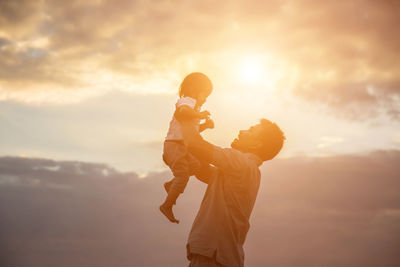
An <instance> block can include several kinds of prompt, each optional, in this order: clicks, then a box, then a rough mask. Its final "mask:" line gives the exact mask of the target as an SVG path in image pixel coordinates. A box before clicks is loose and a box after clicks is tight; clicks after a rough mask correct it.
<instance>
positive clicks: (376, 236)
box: [0, 151, 400, 267]
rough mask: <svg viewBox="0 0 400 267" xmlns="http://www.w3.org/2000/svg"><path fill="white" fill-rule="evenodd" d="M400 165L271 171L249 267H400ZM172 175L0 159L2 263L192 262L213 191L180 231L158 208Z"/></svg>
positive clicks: (344, 160) (393, 156)
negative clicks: (191, 243) (198, 223)
mask: <svg viewBox="0 0 400 267" xmlns="http://www.w3.org/2000/svg"><path fill="white" fill-rule="evenodd" d="M399 159H400V152H399V151H377V152H374V153H371V154H368V155H364V156H356V155H348V156H336V157H326V158H295V159H286V160H283V159H282V160H274V161H271V162H267V163H265V164H264V165H263V167H262V176H263V177H262V183H261V187H260V192H259V196H258V199H257V202H256V206H255V208H254V211H253V214H252V218H251V229H250V232H249V235H248V237H247V241H246V247H245V250H246V264H247V265H249V266H254V267H258V266H260V267H261V266H266V265H274V266H288V265H296V266H299V267H302V266H312V265H318V266H322V265H334V266H336V265H340V266H355V265H356V266H360V265H363V266H367V267H368V266H371V267H372V266H377V265H388V266H389V265H395V263H396V262H398V253H397V248H398V244H399V242H400V229H399V227H398V225H399V220H400V216H399V213H400V205H399V203H400V194H399V192H400V191H399V190H398V188H399V186H400V185H399V180H398V173H399V172H400V169H399V167H398V164H397V162H398V161H399ZM105 170H106V171H105ZM170 176H171V175H170V174H169V173H168V172H164V173H150V174H149V175H147V176H146V177H145V178H138V175H136V174H135V173H132V172H130V173H122V172H119V171H117V170H115V169H114V168H112V167H110V166H108V165H106V164H98V163H87V162H78V161H54V160H49V159H35V158H15V157H3V158H0V197H1V201H0V214H1V217H2V220H1V221H0V231H1V236H2V239H1V241H0V247H1V249H0V251H1V261H2V263H3V264H4V265H16V266H25V265H29V266H53V265H54V264H56V265H57V266H71V265H77V266H110V265H113V266H132V265H135V266H160V265H161V264H163V266H182V265H185V264H187V262H186V259H185V242H186V238H187V234H188V232H189V230H190V226H191V223H192V221H193V219H194V216H195V214H196V212H197V210H198V206H199V205H200V202H201V198H202V194H203V193H204V189H205V186H204V185H203V184H201V183H200V182H198V181H196V180H195V179H192V180H191V181H190V183H189V185H188V188H187V189H186V192H185V194H183V195H182V197H181V198H180V199H179V201H178V205H177V206H176V208H175V211H176V214H177V216H178V217H179V218H180V219H181V224H180V225H178V226H176V225H172V224H169V223H167V222H166V220H165V218H163V217H162V216H161V215H160V214H159V212H158V210H157V207H158V205H159V204H160V202H161V201H162V200H163V198H164V197H165V192H163V188H162V183H163V181H165V180H166V179H168V178H169V177H170ZM149 255H151V257H149Z"/></svg>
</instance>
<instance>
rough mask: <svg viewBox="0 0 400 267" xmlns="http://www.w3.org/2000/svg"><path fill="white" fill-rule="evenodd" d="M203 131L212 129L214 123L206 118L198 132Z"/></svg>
mask: <svg viewBox="0 0 400 267" xmlns="http://www.w3.org/2000/svg"><path fill="white" fill-rule="evenodd" d="M205 129H214V121H213V120H212V119H210V118H206V121H205V122H204V123H202V124H200V125H199V132H200V133H201V132H202V131H204V130H205Z"/></svg>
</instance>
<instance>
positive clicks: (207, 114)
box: [200, 110, 211, 119]
mask: <svg viewBox="0 0 400 267" xmlns="http://www.w3.org/2000/svg"><path fill="white" fill-rule="evenodd" d="M210 115H211V114H210V112H209V111H208V110H204V111H202V112H200V119H207V118H208V117H210Z"/></svg>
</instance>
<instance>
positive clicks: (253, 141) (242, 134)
mask: <svg viewBox="0 0 400 267" xmlns="http://www.w3.org/2000/svg"><path fill="white" fill-rule="evenodd" d="M260 134H261V125H260V124H257V125H254V126H252V127H250V129H248V130H241V131H239V135H238V137H237V138H235V139H234V140H233V141H232V143H231V147H232V148H234V149H237V150H240V151H242V152H254V151H255V150H257V149H259V148H260V146H261V145H262V143H261V141H259V136H260Z"/></svg>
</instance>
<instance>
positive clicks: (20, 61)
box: [0, 0, 400, 267]
mask: <svg viewBox="0 0 400 267" xmlns="http://www.w3.org/2000/svg"><path fill="white" fill-rule="evenodd" d="M399 14H400V1H397V0H393V1H389V0H382V1H374V0H370V1H366V0H365V1H364V0H357V1H353V0H347V1H337V0H335V1H331V0H325V1H317V0H297V1H293V0H287V1H279V0H268V1H260V0H247V1H237V0H234V1H224V2H218V1H209V0H204V1H163V0H158V1H142V0H139V1H127V0H113V1H111V0H109V1H105V0H93V1H83V0H71V1H60V0H47V1H45V0H37V1H29V0H2V1H0V218H1V220H0V265H2V264H3V263H4V264H5V265H7V266H27V265H29V266H33V267H35V266H41V267H42V266H96V267H97V266H132V264H135V266H144V267H147V266H148V267H153V266H160V265H161V264H163V266H184V265H185V264H187V260H186V259H185V244H186V238H187V235H188V232H189V230H190V227H191V223H192V222H193V219H194V216H195V215H196V212H197V210H198V208H199V205H200V203H201V199H202V196H203V194H204V191H205V188H206V187H205V185H204V184H201V182H199V181H197V180H196V179H191V180H190V182H189V183H188V187H187V189H186V191H185V194H183V195H182V197H181V198H179V200H178V205H177V206H176V207H175V208H174V210H176V215H177V217H178V218H179V219H181V223H180V224H179V226H177V225H175V224H169V223H168V222H167V221H166V219H165V218H164V217H162V215H161V214H160V213H159V211H158V205H160V203H161V202H162V200H163V198H164V197H165V192H163V187H162V184H163V182H165V181H166V180H167V179H169V178H171V177H172V175H171V173H170V170H169V169H168V168H167V167H166V166H165V164H164V163H163V161H162V144H163V140H164V138H165V135H166V133H167V130H168V125H169V122H170V120H171V118H172V115H173V112H174V105H175V103H176V101H177V98H178V88H179V85H180V83H181V81H182V79H183V78H184V77H185V76H186V75H187V74H189V73H191V72H197V71H200V72H203V73H205V74H206V75H208V76H209V77H210V79H211V81H212V83H213V85H214V90H213V92H212V94H211V95H210V96H209V98H208V99H207V102H206V103H205V105H204V107H203V108H204V109H206V110H209V111H210V113H211V116H212V118H213V120H214V121H215V128H214V129H212V130H207V131H205V132H204V133H203V134H202V135H203V137H204V138H205V139H206V140H208V141H210V142H212V143H214V144H216V145H219V146H222V147H228V146H229V145H230V143H231V141H232V140H233V139H234V138H235V137H236V136H237V133H238V131H239V130H240V129H246V128H248V127H250V126H251V125H253V124H256V123H257V122H258V120H259V119H260V118H267V119H270V120H272V121H274V122H276V123H277V124H278V125H279V126H280V128H281V129H282V130H283V132H284V133H285V136H286V142H285V144H284V147H283V149H282V151H281V152H280V153H279V155H278V157H277V158H276V159H273V160H272V161H268V162H266V163H264V164H263V165H262V167H261V174H262V180H261V186H260V191H259V195H258V199H257V201H256V205H255V208H254V211H253V214H252V217H251V221H250V224H251V228H250V231H249V234H248V236H247V240H246V244H245V253H246V259H245V261H246V264H247V266H252V267H264V266H277V267H287V266H296V267H303V266H304V267H308V266H331V267H336V266H345V267H346V266H348V267H353V266H366V267H375V266H397V265H398V263H399V262H400V259H399V255H398V248H399V247H400V229H399V225H400V207H399V203H400V195H399V192H400V181H399V177H400V176H399V173H400V170H399V164H398V162H399V160H400V53H399V52H400V49H399V47H400V35H399V34H398V27H399V25H400V16H399ZM147 255H151V257H148V256H147Z"/></svg>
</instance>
